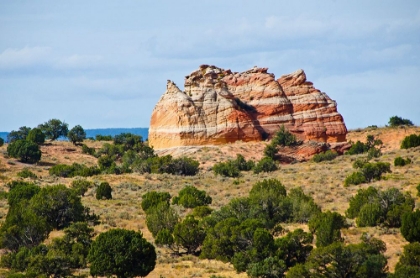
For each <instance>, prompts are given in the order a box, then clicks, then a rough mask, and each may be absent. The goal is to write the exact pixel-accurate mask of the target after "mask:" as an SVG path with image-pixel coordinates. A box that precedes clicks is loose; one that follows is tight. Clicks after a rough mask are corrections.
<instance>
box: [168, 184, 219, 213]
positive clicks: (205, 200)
mask: <svg viewBox="0 0 420 278" xmlns="http://www.w3.org/2000/svg"><path fill="white" fill-rule="evenodd" d="M211 201H212V199H211V197H210V196H209V195H207V194H206V192H205V191H204V190H198V189H197V188H196V187H194V186H192V185H187V186H186V187H184V188H183V189H181V191H179V196H176V197H174V199H173V200H172V203H173V204H176V205H181V206H183V207H185V208H195V207H197V206H204V205H208V204H211Z"/></svg>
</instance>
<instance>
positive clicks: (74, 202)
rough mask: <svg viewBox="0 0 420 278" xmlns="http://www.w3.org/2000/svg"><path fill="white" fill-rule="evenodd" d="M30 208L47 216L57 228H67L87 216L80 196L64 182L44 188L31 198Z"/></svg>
mask: <svg viewBox="0 0 420 278" xmlns="http://www.w3.org/2000/svg"><path fill="white" fill-rule="evenodd" d="M30 209H31V210H33V211H34V212H35V213H36V214H37V215H40V216H43V217H45V218H46V219H47V221H48V223H49V224H50V225H51V226H52V227H53V228H55V229H62V228H66V227H68V226H69V225H70V224H71V223H72V222H77V221H84V220H85V217H86V211H85V207H84V206H83V205H82V201H81V199H80V196H79V195H78V194H76V192H75V191H74V190H72V189H70V188H67V187H66V186H65V185H62V184H58V185H53V186H46V187H44V188H42V189H41V190H40V191H39V192H38V193H37V194H36V195H35V196H34V197H32V198H31V200H30Z"/></svg>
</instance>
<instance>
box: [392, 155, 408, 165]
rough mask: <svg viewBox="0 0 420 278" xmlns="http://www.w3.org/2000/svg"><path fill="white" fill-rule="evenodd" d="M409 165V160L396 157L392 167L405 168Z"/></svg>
mask: <svg viewBox="0 0 420 278" xmlns="http://www.w3.org/2000/svg"><path fill="white" fill-rule="evenodd" d="M410 163H411V159H410V158H408V157H407V158H406V159H404V158H402V157H401V156H398V157H396V158H395V159H394V166H405V165H407V164H410Z"/></svg>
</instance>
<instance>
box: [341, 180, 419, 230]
mask: <svg viewBox="0 0 420 278" xmlns="http://www.w3.org/2000/svg"><path fill="white" fill-rule="evenodd" d="M413 208H414V199H413V198H412V197H411V196H410V195H409V194H403V193H402V192H400V191H399V190H398V189H396V188H390V189H388V190H385V191H380V190H378V189H376V188H374V187H372V186H370V187H368V188H367V189H359V190H358V191H357V194H356V195H355V196H353V197H351V198H350V206H349V208H348V209H347V211H346V216H347V217H348V218H357V220H356V223H357V224H358V225H359V226H375V225H377V224H383V225H385V226H387V227H399V226H400V225H401V217H402V215H403V214H404V213H406V212H411V211H412V209H413Z"/></svg>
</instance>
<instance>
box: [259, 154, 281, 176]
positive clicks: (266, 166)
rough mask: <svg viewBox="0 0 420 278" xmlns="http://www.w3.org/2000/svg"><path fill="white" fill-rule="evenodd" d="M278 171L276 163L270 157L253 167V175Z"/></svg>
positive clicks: (264, 158)
mask: <svg viewBox="0 0 420 278" xmlns="http://www.w3.org/2000/svg"><path fill="white" fill-rule="evenodd" d="M277 169H278V167H277V163H276V162H275V161H274V160H273V159H271V158H270V157H263V158H262V159H261V160H260V161H258V163H257V164H256V165H255V167H254V173H255V174H258V173H261V172H273V171H276V170H277Z"/></svg>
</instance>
